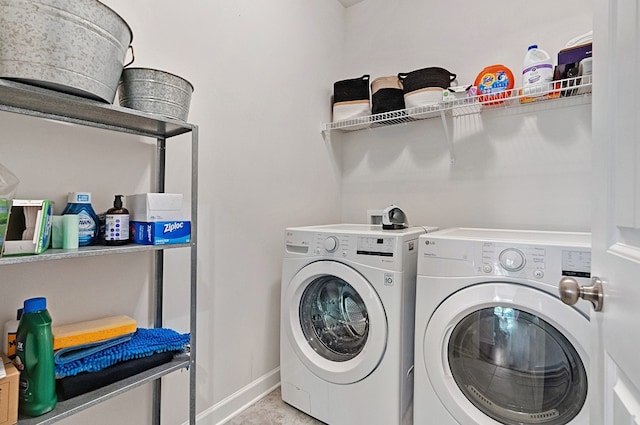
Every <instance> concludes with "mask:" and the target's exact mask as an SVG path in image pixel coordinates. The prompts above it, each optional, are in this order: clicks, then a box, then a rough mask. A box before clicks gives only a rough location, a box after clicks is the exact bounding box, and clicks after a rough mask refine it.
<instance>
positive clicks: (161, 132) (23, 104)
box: [0, 79, 198, 425]
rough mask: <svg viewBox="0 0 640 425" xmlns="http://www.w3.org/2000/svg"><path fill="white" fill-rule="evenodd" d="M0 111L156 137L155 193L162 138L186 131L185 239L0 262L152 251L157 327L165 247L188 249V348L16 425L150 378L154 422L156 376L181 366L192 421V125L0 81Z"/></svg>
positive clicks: (160, 186)
mask: <svg viewBox="0 0 640 425" xmlns="http://www.w3.org/2000/svg"><path fill="white" fill-rule="evenodd" d="M0 111H6V112H13V113H17V114H22V115H29V116H34V117H38V118H45V119H50V120H55V121H61V122H66V123H72V124H78V125H82V126H88V127H95V128H101V129H106V130H112V131H117V132H122V133H129V134H135V135H139V136H144V137H151V138H155V139H156V146H157V174H156V176H155V184H156V188H155V189H156V192H164V186H165V151H166V143H167V140H168V139H170V138H172V137H175V136H178V135H181V134H186V133H191V242H190V243H188V244H180V245H170V246H147V245H124V246H117V247H105V246H93V247H86V248H80V249H78V250H77V251H65V250H58V249H56V250H53V249H51V250H47V251H45V252H44V253H43V254H40V255H32V256H24V257H5V258H0V266H3V265H10V264H27V263H32V262H38V261H54V260H67V259H70V258H80V257H88V256H100V255H117V254H127V253H132V252H140V251H152V252H154V271H155V273H154V275H155V276H154V285H153V305H154V312H153V315H154V326H155V327H162V308H163V284H164V278H163V263H164V250H165V249H177V248H183V249H185V248H186V249H190V251H191V252H190V254H191V255H190V325H189V328H190V333H191V342H190V347H189V348H190V350H189V353H187V354H181V355H177V356H175V358H174V359H173V361H171V362H170V363H167V364H164V365H161V366H158V367H156V368H153V369H150V370H147V371H145V372H143V373H140V374H138V375H135V376H132V377H130V378H127V379H124V380H121V381H118V382H116V383H114V384H111V385H108V386H105V387H102V388H100V389H98V390H95V391H93V392H90V393H87V394H84V395H80V396H78V397H74V398H72V399H70V400H67V401H63V402H60V403H58V405H57V406H56V408H55V409H54V410H53V411H52V412H49V413H47V414H45V415H43V416H39V417H36V418H26V417H24V418H23V417H20V418H19V420H18V425H36V424H41V425H45V424H47V425H48V424H53V423H55V422H57V421H59V420H62V419H64V418H66V417H69V416H71V415H73V414H75V413H78V412H80V411H82V410H85V409H87V408H89V407H91V406H94V405H96V404H99V403H101V402H103V401H105V400H108V399H110V398H113V397H116V396H118V395H120V394H122V393H125V392H127V391H129V390H131V389H133V388H136V387H138V386H140V385H142V384H145V383H148V382H153V412H152V423H153V424H156V425H159V424H160V399H161V389H162V387H161V385H162V383H161V378H162V377H163V376H165V375H167V374H169V373H172V372H174V371H177V370H181V369H189V424H191V425H195V423H196V367H195V366H196V305H197V268H196V266H197V228H198V127H197V126H196V125H193V124H189V123H185V122H182V121H179V120H174V119H170V118H165V117H163V116H159V115H155V114H150V113H145V112H141V111H136V110H133V109H128V108H123V107H120V106H116V105H111V104H105V103H101V102H98V101H93V100H89V99H84V98H80V97H76V96H72V95H68V94H64V93H60V92H56V91H52V90H48V89H43V88H40V87H35V86H31V85H26V84H22V83H17V82H13V81H7V80H2V79H0Z"/></svg>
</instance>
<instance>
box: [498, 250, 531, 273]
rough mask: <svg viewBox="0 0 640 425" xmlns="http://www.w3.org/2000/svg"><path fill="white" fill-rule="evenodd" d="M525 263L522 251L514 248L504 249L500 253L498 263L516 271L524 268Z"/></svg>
mask: <svg viewBox="0 0 640 425" xmlns="http://www.w3.org/2000/svg"><path fill="white" fill-rule="evenodd" d="M525 263H526V260H525V257H524V254H523V253H522V251H520V250H517V249H515V248H509V249H505V250H504V251H502V252H501V253H500V265H501V266H502V267H503V268H504V269H505V270H506V271H509V272H517V271H519V270H522V269H523V268H524V265H525Z"/></svg>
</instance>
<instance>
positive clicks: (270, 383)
mask: <svg viewBox="0 0 640 425" xmlns="http://www.w3.org/2000/svg"><path fill="white" fill-rule="evenodd" d="M278 385H280V368H279V367H278V368H276V369H273V370H272V371H270V372H268V373H266V374H265V375H263V376H261V377H260V378H258V379H256V380H255V381H253V382H251V383H250V384H249V385H246V386H245V387H243V388H241V389H240V390H238V391H236V392H235V393H233V394H231V395H230V396H228V397H226V398H224V399H223V400H221V401H219V402H218V403H216V404H214V405H213V406H211V407H210V408H208V409H206V410H204V411H203V412H201V413H200V414H198V417H197V418H196V421H197V423H198V425H222V424H224V423H225V422H226V421H228V420H229V419H231V418H233V417H234V416H236V415H237V414H239V413H240V412H242V411H243V410H245V409H246V408H247V407H249V406H251V405H252V404H253V403H255V402H256V401H258V400H260V399H261V398H262V397H264V396H265V395H267V394H269V393H270V392H271V391H273V390H274V389H276V388H277V387H278ZM183 425H188V423H185V424H183Z"/></svg>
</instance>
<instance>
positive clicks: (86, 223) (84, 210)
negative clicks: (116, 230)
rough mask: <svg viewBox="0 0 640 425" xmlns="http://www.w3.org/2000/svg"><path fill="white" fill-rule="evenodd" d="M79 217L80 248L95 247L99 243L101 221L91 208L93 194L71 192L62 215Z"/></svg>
mask: <svg viewBox="0 0 640 425" xmlns="http://www.w3.org/2000/svg"><path fill="white" fill-rule="evenodd" d="M65 214H76V215H78V246H89V245H95V244H96V242H97V241H98V230H99V229H100V220H99V219H98V215H97V214H96V212H95V211H94V210H93V207H92V206H91V193H89V192H69V198H68V203H67V206H66V207H65V209H64V211H62V215H65Z"/></svg>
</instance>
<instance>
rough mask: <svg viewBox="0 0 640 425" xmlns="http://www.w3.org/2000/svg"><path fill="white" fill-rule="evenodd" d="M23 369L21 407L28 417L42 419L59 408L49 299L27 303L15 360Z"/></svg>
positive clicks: (21, 372) (21, 371)
mask: <svg viewBox="0 0 640 425" xmlns="http://www.w3.org/2000/svg"><path fill="white" fill-rule="evenodd" d="M15 362H16V363H17V367H18V369H19V370H20V392H19V397H18V398H19V403H18V408H19V410H20V412H21V413H23V414H25V415H27V416H40V415H43V414H45V413H47V412H49V411H51V410H53V408H54V407H55V406H56V403H57V402H58V397H57V396H56V375H55V369H54V363H53V335H52V333H51V316H50V315H49V312H48V311H47V299H46V298H43V297H38V298H30V299H28V300H25V302H24V309H23V312H22V318H21V319H20V325H19V326H18V331H17V333H16V359H15Z"/></svg>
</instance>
